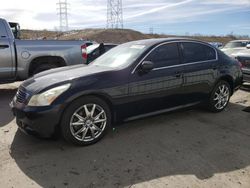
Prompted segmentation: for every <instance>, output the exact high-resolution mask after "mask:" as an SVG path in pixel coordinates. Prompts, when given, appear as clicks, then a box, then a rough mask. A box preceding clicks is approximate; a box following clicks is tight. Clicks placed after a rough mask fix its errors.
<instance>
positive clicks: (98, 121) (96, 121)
mask: <svg viewBox="0 0 250 188" xmlns="http://www.w3.org/2000/svg"><path fill="white" fill-rule="evenodd" d="M105 121H106V118H105V119H97V120H94V123H101V122H105Z"/></svg>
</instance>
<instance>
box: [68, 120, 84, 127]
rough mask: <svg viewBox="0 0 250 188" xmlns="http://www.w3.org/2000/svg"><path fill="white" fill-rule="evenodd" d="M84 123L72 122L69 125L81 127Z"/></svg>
mask: <svg viewBox="0 0 250 188" xmlns="http://www.w3.org/2000/svg"><path fill="white" fill-rule="evenodd" d="M83 124H84V123H83V122H82V121H78V122H74V123H71V125H73V126H77V125H83Z"/></svg>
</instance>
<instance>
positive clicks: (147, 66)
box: [141, 61, 154, 72]
mask: <svg viewBox="0 0 250 188" xmlns="http://www.w3.org/2000/svg"><path fill="white" fill-rule="evenodd" d="M153 68H154V63H153V62H152V61H143V62H142V64H141V70H142V72H149V71H151V70H152V69H153Z"/></svg>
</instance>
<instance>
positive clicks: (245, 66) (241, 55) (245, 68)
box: [233, 44, 250, 83]
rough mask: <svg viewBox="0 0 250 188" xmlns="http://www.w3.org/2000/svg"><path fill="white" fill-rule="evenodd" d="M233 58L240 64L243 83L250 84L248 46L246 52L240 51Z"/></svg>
mask: <svg viewBox="0 0 250 188" xmlns="http://www.w3.org/2000/svg"><path fill="white" fill-rule="evenodd" d="M233 56H234V57H235V58H236V59H237V60H238V61H239V62H240V63H241V64H242V72H243V81H244V82H249V83H250V44H248V45H247V49H246V50H242V51H240V52H238V53H235V54H233Z"/></svg>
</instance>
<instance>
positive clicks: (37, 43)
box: [0, 19, 87, 82]
mask: <svg viewBox="0 0 250 188" xmlns="http://www.w3.org/2000/svg"><path fill="white" fill-rule="evenodd" d="M19 37H20V27H19V24H18V23H8V22H6V20H4V19H0V61H1V64H0V81H5V82H6V81H13V80H24V79H26V78H28V77H30V76H32V75H34V74H36V73H39V72H41V71H44V70H47V69H51V68H56V67H62V66H66V65H75V64H83V63H85V62H86V47H87V46H86V45H85V43H86V42H87V41H58V40H55V41H49V40H19V39H18V38H19Z"/></svg>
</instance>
